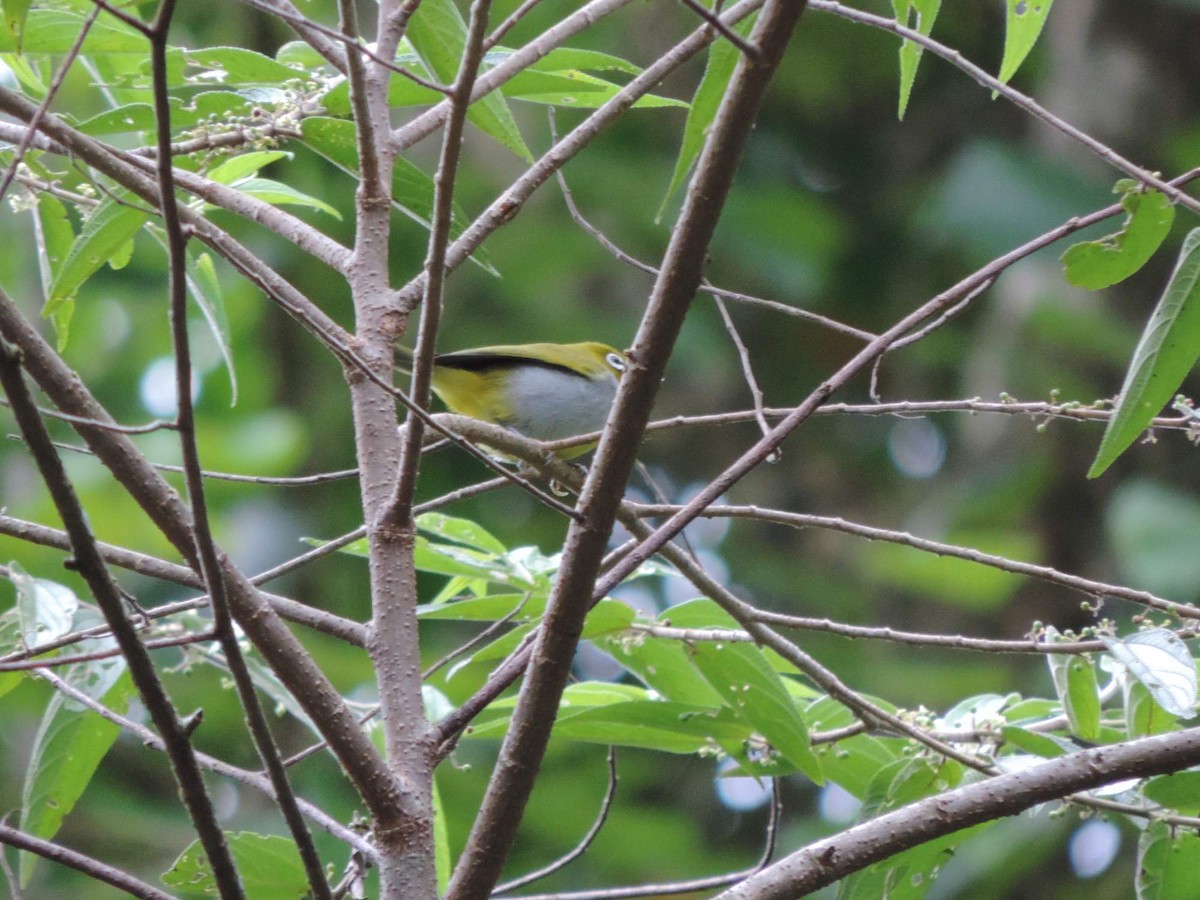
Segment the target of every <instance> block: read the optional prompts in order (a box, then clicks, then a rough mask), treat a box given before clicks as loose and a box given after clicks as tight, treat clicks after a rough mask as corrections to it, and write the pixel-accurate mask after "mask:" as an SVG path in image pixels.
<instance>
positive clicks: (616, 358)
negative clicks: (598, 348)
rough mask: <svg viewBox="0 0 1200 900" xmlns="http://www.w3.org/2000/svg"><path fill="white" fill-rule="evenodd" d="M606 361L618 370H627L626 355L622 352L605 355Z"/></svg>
mask: <svg viewBox="0 0 1200 900" xmlns="http://www.w3.org/2000/svg"><path fill="white" fill-rule="evenodd" d="M604 361H605V362H606V363H608V364H609V365H610V366H612V367H613V368H614V369H616V370H617V371H618V372H624V371H625V357H623V356H622V355H621V354H620V353H609V354H607V355H605V357H604Z"/></svg>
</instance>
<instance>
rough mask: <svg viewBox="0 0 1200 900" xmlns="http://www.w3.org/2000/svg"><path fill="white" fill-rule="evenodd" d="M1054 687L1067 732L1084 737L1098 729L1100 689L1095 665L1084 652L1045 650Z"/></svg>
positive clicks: (1093, 733)
mask: <svg viewBox="0 0 1200 900" xmlns="http://www.w3.org/2000/svg"><path fill="white" fill-rule="evenodd" d="M1046 662H1047V664H1048V665H1049V666H1050V674H1051V676H1052V677H1053V679H1054V689H1055V691H1056V692H1057V693H1058V698H1059V701H1060V702H1061V703H1062V705H1063V711H1064V712H1065V713H1066V714H1067V720H1068V721H1069V722H1070V724H1071V732H1072V733H1073V734H1075V735H1076V736H1078V737H1081V738H1083V739H1084V740H1087V741H1091V740H1095V739H1096V737H1097V736H1098V735H1099V733H1100V691H1099V688H1098V687H1097V685H1096V667H1095V666H1094V665H1092V662H1091V660H1090V659H1088V658H1087V657H1084V656H1065V655H1062V654H1056V653H1048V654H1046Z"/></svg>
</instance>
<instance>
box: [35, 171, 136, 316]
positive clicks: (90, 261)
mask: <svg viewBox="0 0 1200 900" xmlns="http://www.w3.org/2000/svg"><path fill="white" fill-rule="evenodd" d="M149 220H150V213H149V212H146V211H145V210H144V209H143V208H142V207H141V201H140V200H138V198H136V197H134V196H133V195H132V194H130V193H129V192H128V191H120V192H117V193H116V194H114V195H113V196H110V197H107V198H106V199H105V200H103V201H102V202H101V203H100V205H99V206H97V207H96V208H95V209H94V210H92V212H91V214H90V215H89V216H88V217H87V220H86V221H85V222H84V223H83V231H81V232H80V234H79V237H78V238H76V239H75V243H74V244H72V245H71V250H70V252H69V253H68V254H67V258H66V260H65V261H64V262H63V264H62V268H61V269H60V270H59V272H58V274H57V276H56V277H55V279H54V284H53V285H52V286H51V288H50V296H49V297H48V298H47V300H46V306H45V307H44V308H43V310H42V315H43V316H46V317H50V316H51V315H53V314H54V312H55V306H56V305H57V304H59V303H62V302H63V301H66V300H71V299H72V298H74V296H75V293H76V291H78V290H79V288H80V286H81V285H83V283H84V282H86V281H87V280H88V279H89V278H91V277H92V276H93V275H94V274H96V272H97V271H98V270H99V269H100V267H101V266H103V265H105V264H106V263H108V262H109V261H110V260H111V259H113V258H114V257H118V258H119V253H120V251H121V249H122V247H123V246H124V245H125V243H126V242H127V241H129V240H130V238H132V237H133V236H134V235H135V234H137V233H138V231H139V229H141V227H142V226H143V225H145V224H146V222H148V221H149Z"/></svg>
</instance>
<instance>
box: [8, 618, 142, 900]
mask: <svg viewBox="0 0 1200 900" xmlns="http://www.w3.org/2000/svg"><path fill="white" fill-rule="evenodd" d="M114 646H115V642H113V641H112V639H111V638H107V639H103V640H89V641H83V642H81V644H80V645H79V647H78V649H79V651H80V652H83V653H88V652H93V651H96V650H100V649H107V648H110V647H114ZM64 677H65V678H66V680H67V681H68V682H69V683H70V684H71V685H72V686H74V687H76V688H78V689H79V690H81V691H83V692H84V693H86V694H87V695H88V696H89V697H91V698H92V699H94V700H99V701H101V702H102V703H104V705H105V706H107V707H109V708H110V709H114V710H116V711H117V712H119V713H124V712H125V711H126V710H127V708H128V705H129V699H130V697H131V696H132V695H133V682H132V679H131V678H130V677H129V674H128V672H127V671H126V669H125V660H124V657H121V656H114V657H110V658H108V659H101V660H96V661H94V662H87V663H79V664H76V665H73V666H71V667H70V669H68V670H67V672H66V674H65V676H64ZM119 732H120V727H119V726H117V725H116V724H115V723H113V722H110V721H108V720H107V719H105V718H102V717H101V716H99V715H97V714H96V713H94V712H92V711H91V710H87V709H84V708H82V707H80V706H79V704H77V703H75V702H73V701H70V700H67V699H66V697H64V696H63V695H62V694H60V693H57V692H56V693H55V694H54V696H53V697H52V698H51V699H50V703H49V704H48V705H47V707H46V712H45V714H44V715H43V716H42V722H41V725H40V726H39V727H38V731H37V736H36V737H35V738H34V742H33V753H32V754H31V756H30V760H29V765H28V767H27V768H26V770H25V786H24V788H23V790H22V794H21V830H22V831H25V832H28V833H29V834H32V835H34V836H35V837H40V838H45V839H47V840H49V839H51V838H53V837H54V835H55V834H57V833H58V829H59V827H60V826H61V825H62V821H63V819H64V818H66V816H67V815H68V814H70V812H71V810H72V809H74V808H75V804H76V803H77V802H78V800H79V798H80V797H81V796H83V792H84V790H86V789H87V786H88V784H90V783H91V780H92V776H93V775H94V774H95V773H96V769H97V768H98V767H99V765H100V761H101V760H102V759H103V758H104V755H105V754H106V753H108V748H109V747H111V746H112V745H113V742H114V741H115V740H116V739H117V735H118V733H119ZM37 859H38V857H37V856H35V855H33V854H30V853H22V854H21V863H20V870H21V877H20V881H21V886H22V887H23V888H24V887H28V886H29V880H30V878H32V877H33V870H34V866H35V864H36V861H37Z"/></svg>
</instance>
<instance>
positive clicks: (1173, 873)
mask: <svg viewBox="0 0 1200 900" xmlns="http://www.w3.org/2000/svg"><path fill="white" fill-rule="evenodd" d="M1197 872H1200V837H1197V836H1196V835H1195V834H1194V833H1193V832H1191V831H1185V830H1177V829H1175V828H1174V827H1173V826H1171V825H1168V824H1167V823H1166V822H1151V823H1150V825H1149V826H1148V827H1147V828H1146V830H1145V831H1143V832H1142V834H1141V837H1140V838H1138V865H1137V872H1136V874H1135V876H1134V885H1135V887H1136V889H1137V896H1138V900H1196V898H1198V897H1200V882H1198V881H1197V880H1196V873H1197Z"/></svg>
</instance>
